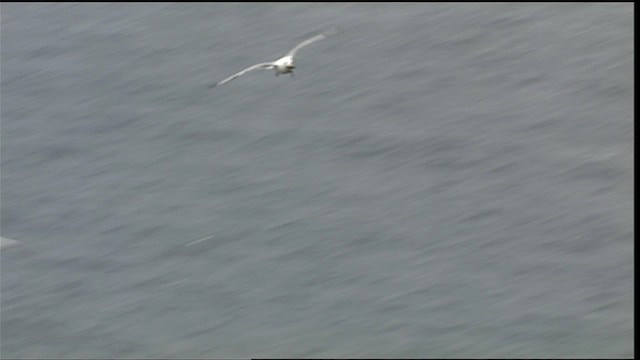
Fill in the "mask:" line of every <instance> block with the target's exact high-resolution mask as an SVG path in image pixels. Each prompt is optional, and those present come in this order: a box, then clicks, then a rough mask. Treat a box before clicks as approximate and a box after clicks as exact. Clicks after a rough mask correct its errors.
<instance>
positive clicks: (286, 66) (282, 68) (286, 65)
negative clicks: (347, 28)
mask: <svg viewBox="0 0 640 360" xmlns="http://www.w3.org/2000/svg"><path fill="white" fill-rule="evenodd" d="M326 37H327V36H326V35H324V34H320V35H316V36H314V37H312V38H310V39H307V40H305V41H303V42H301V43H300V44H298V45H296V47H294V48H293V49H291V51H289V52H288V53H287V55H285V56H283V57H281V58H280V59H278V60H275V61H272V62H266V63H260V64H255V65H253V66H249V67H248V68H246V69H244V70H242V71H240V72H238V73H235V74H233V75H231V76H229V77H228V78H226V79H224V80H222V81H220V82H218V83H216V84H213V85H210V86H209V88H214V87H216V86H220V85H222V84H225V83H227V82H229V81H231V80H233V79H235V78H237V77H238V76H241V75H244V74H246V73H248V72H249V71H251V70H255V69H274V70H275V71H276V76H278V75H280V74H290V75H291V76H292V77H293V76H295V74H294V73H293V69H295V68H296V67H295V66H294V65H293V57H294V56H296V53H297V52H298V50H300V49H302V48H303V47H305V46H307V45H309V44H312V43H314V42H316V41H318V40H322V39H326Z"/></svg>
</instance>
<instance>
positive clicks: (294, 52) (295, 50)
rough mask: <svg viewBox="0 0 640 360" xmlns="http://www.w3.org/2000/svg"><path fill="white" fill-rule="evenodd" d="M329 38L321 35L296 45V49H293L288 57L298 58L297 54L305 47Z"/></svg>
mask: <svg viewBox="0 0 640 360" xmlns="http://www.w3.org/2000/svg"><path fill="white" fill-rule="evenodd" d="M326 38H327V36H326V35H325V34H320V35H316V36H314V37H312V38H311V39H307V40H305V41H303V42H301V43H300V44H298V45H296V47H294V48H293V49H291V51H289V52H288V53H287V56H296V53H297V52H298V50H300V49H302V48H303V47H305V46H307V45H309V44H312V43H314V42H316V41H318V40H322V39H326Z"/></svg>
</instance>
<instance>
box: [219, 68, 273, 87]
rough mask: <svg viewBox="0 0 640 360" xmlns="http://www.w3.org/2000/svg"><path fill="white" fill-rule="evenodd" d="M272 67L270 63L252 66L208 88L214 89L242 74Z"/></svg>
mask: <svg viewBox="0 0 640 360" xmlns="http://www.w3.org/2000/svg"><path fill="white" fill-rule="evenodd" d="M272 67H273V63H270V62H268V63H260V64H255V65H253V66H249V67H248V68H246V69H244V70H242V71H240V72H237V73H235V74H233V75H231V76H229V77H228V78H226V79H224V80H222V81H220V82H218V83H216V84H213V85H209V88H214V87H217V86H220V85H222V84H225V83H228V82H229V81H231V80H233V79H235V78H237V77H238V76H241V75H244V74H246V73H248V72H249V71H251V70H255V69H260V68H264V69H270V68H272Z"/></svg>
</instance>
